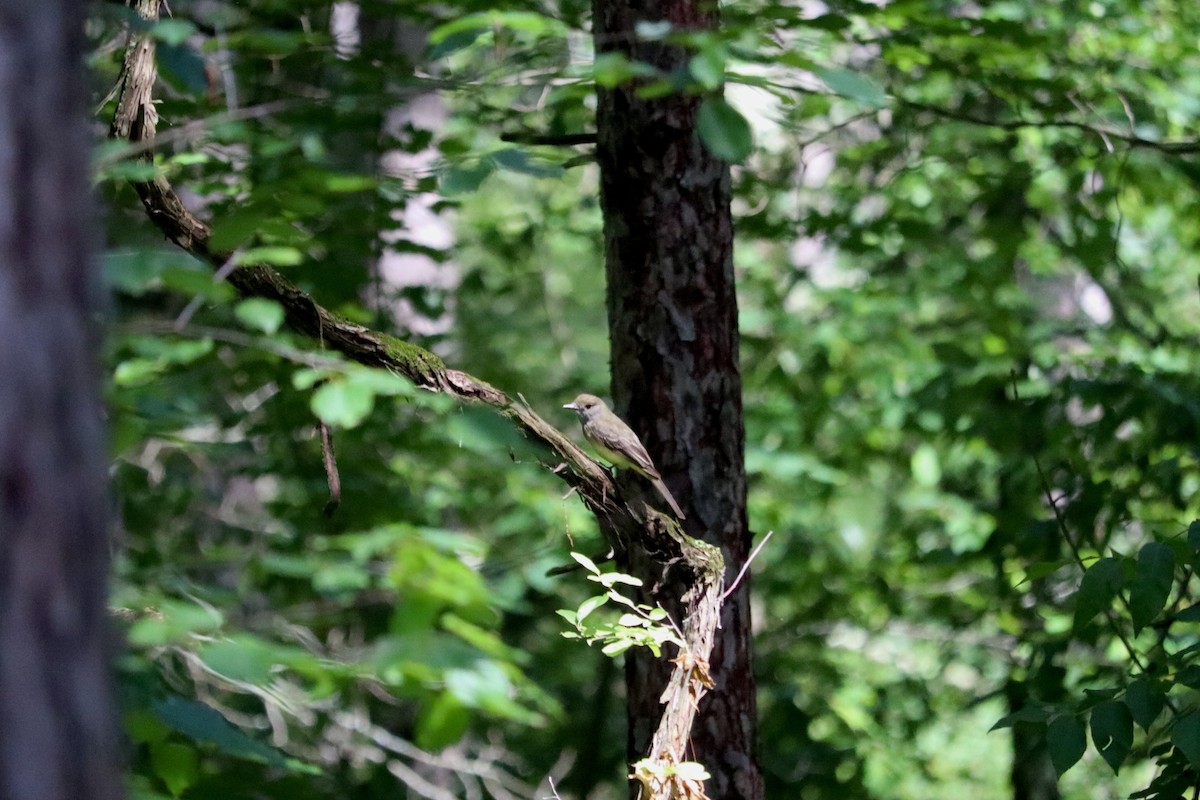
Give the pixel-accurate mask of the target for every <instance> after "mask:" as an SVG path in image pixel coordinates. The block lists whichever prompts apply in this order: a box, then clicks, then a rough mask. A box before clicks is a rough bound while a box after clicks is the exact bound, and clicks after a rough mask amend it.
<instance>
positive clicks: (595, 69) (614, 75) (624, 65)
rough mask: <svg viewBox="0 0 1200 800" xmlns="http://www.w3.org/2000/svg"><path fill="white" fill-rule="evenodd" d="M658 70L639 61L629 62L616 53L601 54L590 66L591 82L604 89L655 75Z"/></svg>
mask: <svg viewBox="0 0 1200 800" xmlns="http://www.w3.org/2000/svg"><path fill="white" fill-rule="evenodd" d="M657 74H658V70H656V69H654V67H652V66H650V65H649V64H643V63H642V62H640V61H630V60H629V59H627V58H626V57H625V56H624V55H622V54H621V53H617V52H609V53H601V54H600V55H598V56H596V60H595V62H594V63H593V64H592V80H594V81H595V82H596V85H597V86H602V87H604V88H606V89H612V88H613V87H616V86H620V85H621V84H622V83H625V82H626V81H630V80H633V79H634V78H648V77H650V76H652V75H657Z"/></svg>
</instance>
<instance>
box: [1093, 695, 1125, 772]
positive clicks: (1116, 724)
mask: <svg viewBox="0 0 1200 800" xmlns="http://www.w3.org/2000/svg"><path fill="white" fill-rule="evenodd" d="M1091 725H1092V744H1093V745H1094V746H1095V748H1096V749H1097V750H1099V751H1100V756H1101V757H1102V758H1103V759H1104V760H1105V761H1106V762H1108V766H1110V767H1112V771H1113V774H1117V773H1119V772H1120V771H1121V764H1123V763H1125V758H1126V757H1127V756H1128V755H1129V749H1130V748H1131V747H1133V717H1132V716H1131V715H1130V712H1129V707H1128V706H1126V705H1125V704H1124V703H1122V702H1120V701H1119V700H1105V701H1104V702H1103V703H1101V704H1100V705H1098V706H1096V707H1095V708H1093V709H1092V719H1091Z"/></svg>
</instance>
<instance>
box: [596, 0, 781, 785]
mask: <svg viewBox="0 0 1200 800" xmlns="http://www.w3.org/2000/svg"><path fill="white" fill-rule="evenodd" d="M593 9H594V28H595V38H596V49H597V51H598V52H611V51H620V52H623V53H625V54H626V55H627V57H629V58H630V59H632V60H637V61H642V62H647V63H650V64H653V65H655V66H657V67H658V68H660V69H661V70H663V72H672V71H674V70H678V69H679V68H680V67H681V66H683V65H685V64H686V63H687V59H688V53H687V52H686V51H684V50H682V49H680V48H678V47H672V46H667V45H665V44H663V43H661V42H637V41H635V40H634V33H633V32H634V28H635V24H636V23H637V22H639V21H642V22H645V21H657V20H666V21H669V22H670V23H672V24H673V25H674V26H676V27H677V28H686V29H693V30H694V29H699V28H709V29H711V28H714V27H715V26H716V25H717V17H716V11H715V9H716V3H711V2H703V0H663V2H656V0H594V4H593ZM636 89H637V85H635V84H625V85H622V86H621V87H619V88H617V89H614V90H601V91H600V93H599V106H598V110H597V125H598V136H599V141H598V148H597V158H598V160H599V163H600V170H601V201H602V206H603V210H604V238H605V256H606V263H607V275H608V317H609V333H610V338H611V342H612V390H613V400H614V401H615V404H616V408H617V410H618V412H619V413H620V414H621V416H623V417H624V418H625V419H626V420H627V421H628V422H629V423H630V425H631V426H632V427H633V428H634V430H635V431H637V433H638V434H639V435H640V436H641V437H642V441H643V442H644V443H645V444H646V447H647V449H648V450H649V451H650V453H651V455H652V456H653V457H654V459H655V461H656V463H657V465H658V467H659V469H660V470H661V472H662V474H663V476H664V479H665V480H666V482H667V484H668V485H669V486H670V488H671V491H672V493H673V494H674V495H675V497H676V498H678V499H679V501H680V503H681V504H682V505H683V507H684V510H685V511H686V512H687V514H688V519H687V523H686V529H687V531H688V533H690V534H692V535H693V536H698V537H701V538H703V539H704V540H706V541H708V542H711V543H713V544H716V545H719V546H720V547H721V549H722V552H723V553H724V555H725V560H726V564H727V571H726V575H727V577H728V578H729V579H730V580H732V577H733V576H735V575H736V574H737V572H738V570H739V569H740V568H741V565H742V564H743V563H744V562H745V560H746V557H747V553H748V550H749V543H750V534H749V531H748V530H747V523H746V480H745V468H744V463H743V442H744V430H743V419H742V400H741V376H740V374H739V371H738V334H737V297H736V292H735V286H734V276H733V222H732V217H731V213H730V178H729V167H728V165H726V164H725V163H724V162H722V161H720V160H718V159H717V158H715V157H714V156H712V155H711V154H710V153H709V152H708V151H707V150H705V149H704V147H703V146H702V145H701V143H700V141H699V139H698V137H697V135H696V130H695V121H696V111H697V108H698V106H699V99H698V98H697V97H695V96H687V95H680V94H673V95H670V96H667V97H662V98H658V99H652V100H646V99H642V98H638V97H637V96H636ZM632 556H633V557H632V561H633V563H631V564H630V565H629V568H630V569H632V570H633V571H634V572H635V574H638V575H640V576H641V577H642V578H643V579H645V580H646V581H647V584H648V585H652V584H656V583H659V582H660V581H661V578H662V569H661V566H660V565H656V564H654V563H653V562H651V561H650V560H649V559H646V558H644V556H639V555H638V554H637V553H634V554H632ZM684 588H685V587H684V586H682V585H681V576H680V575H679V574H678V573H677V572H671V573H668V575H667V577H666V580H665V581H663V582H661V586H660V587H659V589H658V591H657V592H656V593H655V595H654V599H656V600H658V601H660V602H662V603H663V605H664V606H665V607H666V608H667V609H668V610H669V611H671V612H672V616H673V618H674V619H676V621H677V622H678V621H680V620H679V618H678V616H677V612H678V610H679V607H678V605H677V600H678V598H679V597H680V596H681V595H682V593H683V591H684ZM748 591H749V586H748V583H747V582H743V583H742V584H741V585H740V586H739V587H738V589H737V591H735V592H734V593H733V594H732V595H731V596H730V597H729V599H728V601H727V604H726V605H725V607H724V610H723V613H722V626H721V629H720V630H719V631H718V633H717V640H716V647H715V650H714V652H713V655H712V659H711V664H710V666H711V669H712V676H713V678H714V680H715V683H716V688H715V689H714V691H712V692H710V693H709V694H708V695H707V696H706V697H705V698H704V699H703V700H702V701H701V704H700V716H699V718H698V720H697V723H696V727H695V728H694V730H693V733H692V744H693V747H694V753H695V759H696V760H698V761H700V762H702V763H703V764H704V765H705V766H706V767H707V768H708V770H709V771H710V772H711V773H712V776H713V779H712V780H711V781H709V782H708V785H707V789H708V792H709V796H710V797H713V798H728V799H729V800H732V799H733V798H737V799H738V800H757V798H761V797H762V796H763V790H762V778H761V774H760V772H759V770H758V766H757V764H756V763H755V758H754V750H755V735H756V710H755V695H754V678H753V673H752V670H751V649H750V609H749V602H748V597H749V594H748ZM668 667H669V665H668V664H665V663H664V662H663V661H661V660H657V661H656V660H655V659H654V658H653V657H652V656H651V655H650V654H649V653H648V652H647V651H645V650H644V649H639V650H636V651H630V654H629V655H628V656H627V659H626V680H627V684H628V691H629V739H628V753H629V757H630V759H631V760H637V759H638V758H641V757H642V756H644V755H645V753H646V748H647V745H648V743H649V741H650V737H651V735H652V733H653V731H654V727H655V724H656V722H657V720H658V718H659V716H660V715H661V706H660V703H659V697H660V695H661V693H662V690H663V686H664V681H665V676H666V675H667V672H668Z"/></svg>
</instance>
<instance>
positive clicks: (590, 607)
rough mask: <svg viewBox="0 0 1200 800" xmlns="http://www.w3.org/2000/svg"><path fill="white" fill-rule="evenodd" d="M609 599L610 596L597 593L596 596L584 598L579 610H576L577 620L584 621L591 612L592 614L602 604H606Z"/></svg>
mask: <svg viewBox="0 0 1200 800" xmlns="http://www.w3.org/2000/svg"><path fill="white" fill-rule="evenodd" d="M607 601H608V597H607V596H605V595H602V594H601V595H596V596H595V597H589V598H588V599H587V600H584V601H583V602H582V603H580V604H579V610H578V611H577V612H575V621H576V622H583V621H584V619H586V618H587V616H588V615H589V614H591V613H592V612H593V611H595V610H596V609H597V608H599V607H600V606H602V605H604V604H605V603H606V602H607Z"/></svg>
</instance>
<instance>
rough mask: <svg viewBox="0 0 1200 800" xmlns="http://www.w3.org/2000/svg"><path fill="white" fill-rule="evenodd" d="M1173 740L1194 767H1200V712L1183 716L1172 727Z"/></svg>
mask: <svg viewBox="0 0 1200 800" xmlns="http://www.w3.org/2000/svg"><path fill="white" fill-rule="evenodd" d="M1171 742H1172V743H1174V745H1175V746H1176V747H1177V748H1179V752H1181V753H1183V754H1184V756H1186V757H1187V760H1188V761H1190V762H1191V764H1192V766H1193V767H1200V712H1197V711H1193V712H1192V713H1190V714H1187V715H1186V716H1184V717H1181V718H1180V719H1179V720H1178V721H1177V722H1176V723H1175V726H1174V727H1173V728H1172V729H1171Z"/></svg>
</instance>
